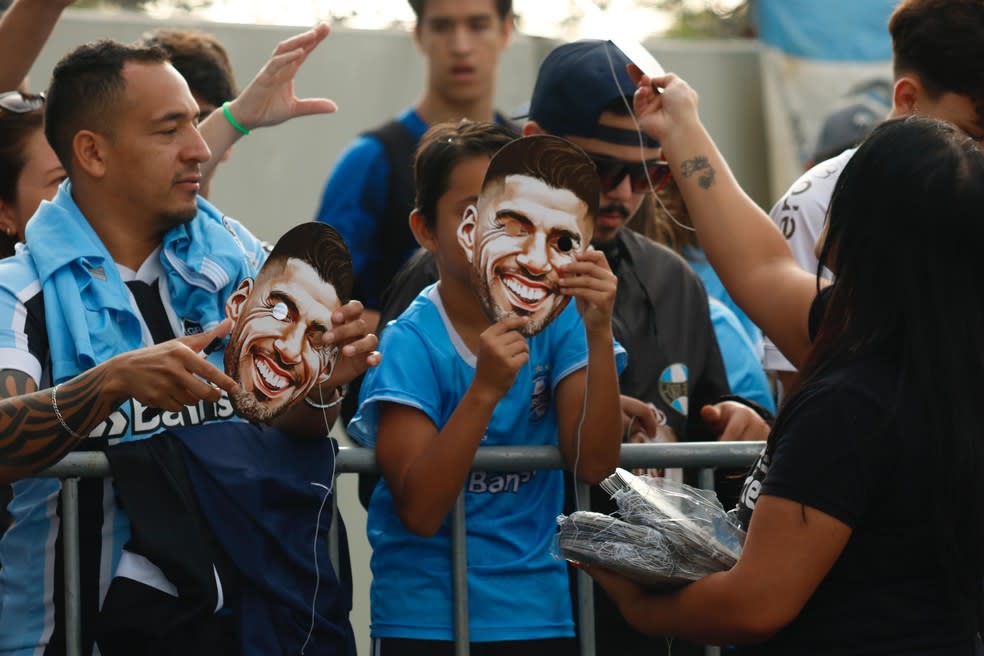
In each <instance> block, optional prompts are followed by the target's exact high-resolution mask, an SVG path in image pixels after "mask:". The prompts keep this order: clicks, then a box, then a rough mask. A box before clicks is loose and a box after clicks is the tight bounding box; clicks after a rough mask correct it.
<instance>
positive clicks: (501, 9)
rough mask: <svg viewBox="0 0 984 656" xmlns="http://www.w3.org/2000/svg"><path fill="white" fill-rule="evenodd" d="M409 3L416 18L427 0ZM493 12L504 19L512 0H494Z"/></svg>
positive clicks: (422, 10)
mask: <svg viewBox="0 0 984 656" xmlns="http://www.w3.org/2000/svg"><path fill="white" fill-rule="evenodd" d="M407 1H408V2H409V3H410V8H411V9H413V13H414V15H415V16H416V17H417V20H420V17H421V16H423V15H424V10H425V9H426V8H427V0H407ZM495 13H497V14H499V18H500V19H502V20H506V17H507V16H509V15H510V14H511V13H512V0H495Z"/></svg>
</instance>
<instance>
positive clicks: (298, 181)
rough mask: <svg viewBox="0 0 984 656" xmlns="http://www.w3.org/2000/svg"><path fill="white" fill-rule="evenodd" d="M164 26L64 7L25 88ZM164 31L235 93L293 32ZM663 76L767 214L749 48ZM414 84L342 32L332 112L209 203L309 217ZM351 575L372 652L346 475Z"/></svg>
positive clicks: (710, 52)
mask: <svg viewBox="0 0 984 656" xmlns="http://www.w3.org/2000/svg"><path fill="white" fill-rule="evenodd" d="M161 25H163V23H160V22H155V21H153V20H151V19H149V18H147V17H145V16H140V15H128V14H121V15H105V14H99V13H95V12H87V11H73V10H68V11H66V13H65V16H64V18H63V19H62V21H61V22H60V23H59V24H58V26H57V27H56V29H55V32H54V34H53V36H52V38H51V39H50V41H49V42H48V44H47V46H46V47H45V49H44V51H43V52H42V54H41V57H40V58H39V60H38V62H37V64H36V65H35V67H34V69H33V70H32V72H31V88H32V90H42V89H44V88H45V87H46V86H47V81H48V78H49V76H50V72H51V70H52V68H53V67H54V65H55V63H56V62H57V60H58V59H59V58H60V57H61V56H62V55H63V54H65V53H66V52H68V51H69V50H70V49H72V48H73V47H75V46H76V45H79V44H81V43H84V42H86V41H91V40H95V39H100V38H112V39H118V40H122V41H132V40H134V39H136V38H137V37H139V36H140V34H141V33H142V32H144V31H145V30H148V29H152V28H154V27H159V26H161ZM167 25H170V26H188V27H199V28H202V29H206V30H208V31H210V32H212V33H213V34H215V35H216V36H217V37H218V38H219V40H220V41H222V43H223V44H224V45H225V46H226V48H227V49H228V51H229V54H230V56H231V57H232V60H233V67H234V69H235V71H236V73H237V77H238V82H239V84H240V86H244V85H245V84H246V82H248V81H249V79H250V78H251V77H252V75H253V73H255V72H256V71H257V70H259V68H260V66H261V65H262V64H263V62H265V61H266V59H267V57H268V56H269V54H270V53H271V51H272V50H273V48H274V47H275V46H276V44H277V43H278V42H279V41H281V40H283V39H284V38H286V37H288V36H290V35H292V34H294V33H296V32H298V31H300V29H299V28H285V27H273V26H257V25H228V24H201V23H194V22H190V21H182V22H179V21H169V22H168V23H167ZM648 45H649V46H650V49H651V50H652V52H653V53H654V54H655V55H656V57H657V58H658V59H659V60H660V61H661V62H662V64H663V66H664V67H665V68H666V70H669V71H674V72H676V73H678V74H680V75H682V76H683V77H684V78H685V79H687V80H688V81H689V82H690V83H691V84H692V85H693V86H694V87H695V88H696V89H697V90H698V91H699V92H700V97H701V115H702V117H703V120H704V123H705V125H706V126H707V127H708V129H709V130H710V132H711V134H712V135H713V136H714V138H715V139H716V140H717V143H718V146H719V147H720V149H721V151H722V152H723V153H724V155H725V157H726V158H727V159H728V161H729V162H730V163H731V165H732V167H733V168H734V170H735V173H736V175H737V177H738V180H739V181H740V182H741V183H742V185H743V186H744V187H745V189H746V190H747V191H748V192H749V193H750V195H751V196H752V198H754V199H755V200H756V201H757V202H759V204H761V205H763V206H766V207H768V206H769V205H770V204H771V199H770V198H769V172H768V170H767V166H766V158H765V129H764V124H763V112H762V100H761V96H762V93H761V83H760V76H759V54H758V46H757V44H755V43H746V42H704V43H690V42H672V41H653V42H651V43H649V44H648ZM552 46H553V43H552V42H550V41H547V40H544V39H539V38H530V37H526V36H524V35H520V34H517V35H516V37H515V38H514V40H513V42H512V44H511V45H510V47H509V49H508V50H507V51H506V53H505V55H504V56H503V59H502V62H501V65H500V74H499V85H498V93H497V95H496V100H497V106H498V107H499V108H500V109H501V110H503V111H504V112H507V113H509V112H512V111H513V110H514V109H516V108H517V107H519V106H520V105H522V104H523V103H524V102H526V101H527V100H528V96H529V93H530V90H531V89H532V87H533V82H534V79H535V76H536V70H537V67H538V66H539V63H540V61H541V60H542V59H543V57H545V56H546V54H547V53H548V52H549V51H550V49H551V48H552ZM422 85H423V65H422V59H421V57H420V55H419V54H418V53H417V52H416V50H415V48H414V46H413V43H412V40H411V37H410V35H409V34H407V33H405V32H396V31H372V32H368V31H356V30H344V29H339V30H337V31H336V32H335V33H333V34H332V35H331V36H329V38H328V40H327V41H326V42H325V43H324V44H322V45H321V47H320V48H319V49H318V50H317V51H315V52H314V53H313V54H312V56H311V57H310V58H309V60H308V61H307V63H306V64H305V66H304V68H302V70H301V72H300V74H299V76H298V80H297V93H298V95H301V96H327V97H330V98H332V99H333V100H335V101H336V102H337V103H338V104H339V106H340V110H339V112H338V113H337V114H334V115H331V116H321V117H308V118H303V119H298V120H296V121H293V122H292V123H289V124H287V125H283V126H279V127H276V128H271V129H265V130H259V131H257V132H254V133H253V134H252V135H250V136H249V137H247V138H244V139H242V140H240V142H239V144H237V146H236V147H235V151H234V154H233V157H232V159H231V161H229V162H227V163H225V164H223V165H222V166H221V167H220V168H219V172H218V174H217V176H216V180H215V182H214V184H213V187H212V200H213V201H214V202H215V204H216V205H217V206H218V207H219V208H221V209H222V210H223V211H225V212H226V213H227V214H229V215H231V216H234V217H236V218H237V219H239V220H240V221H242V222H243V223H244V224H246V225H247V226H248V227H250V228H251V229H252V230H253V231H254V233H255V234H257V236H259V237H261V238H263V239H266V240H269V241H271V242H273V241H275V240H276V238H277V237H278V236H279V235H280V234H282V233H283V232H284V231H285V230H287V229H288V228H289V227H291V226H293V225H296V224H297V223H300V222H302V221H307V220H310V219H311V218H312V217H313V215H314V212H315V211H316V209H317V204H318V202H319V199H320V194H321V189H322V186H323V184H324V181H325V178H326V176H327V174H328V172H329V171H330V169H331V167H332V164H333V163H334V161H335V159H336V158H337V156H338V154H339V153H340V151H341V150H342V149H343V148H344V147H345V145H346V144H347V143H348V142H349V141H351V140H352V138H353V137H354V136H355V135H357V134H358V133H359V132H360V131H362V130H365V129H367V128H370V127H372V126H374V125H376V124H378V123H381V122H382V121H384V120H386V119H387V118H389V117H390V116H392V115H394V114H395V113H397V112H399V111H400V110H402V109H403V108H405V107H407V106H409V105H410V104H412V103H413V102H414V100H415V99H416V98H417V96H418V93H419V91H420V89H421V88H422ZM339 494H340V506H341V512H342V514H343V516H344V517H345V519H346V523H347V526H348V532H349V542H350V550H351V553H352V564H353V575H354V577H355V600H354V602H355V609H354V612H353V615H352V621H353V625H354V626H355V629H356V636H357V639H358V646H359V652H360V653H362V654H368V653H369V642H368V624H369V619H368V618H369V581H370V580H371V579H370V577H371V574H370V572H369V553H370V551H369V546H368V542H367V540H366V537H365V511H363V510H362V507H361V506H360V505H359V503H358V499H357V494H356V487H355V477H354V476H351V475H346V476H343V477H342V478H341V479H340V483H339Z"/></svg>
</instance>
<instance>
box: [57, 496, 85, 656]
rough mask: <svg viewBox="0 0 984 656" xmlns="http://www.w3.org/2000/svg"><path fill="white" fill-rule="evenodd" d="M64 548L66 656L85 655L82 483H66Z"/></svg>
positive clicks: (63, 506)
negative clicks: (81, 563) (80, 560)
mask: <svg viewBox="0 0 984 656" xmlns="http://www.w3.org/2000/svg"><path fill="white" fill-rule="evenodd" d="M61 501H62V548H63V553H64V558H65V653H66V654H67V656H79V655H80V654H81V653H82V618H81V617H80V614H81V608H82V600H81V596H80V586H81V584H80V571H79V479H77V478H66V479H65V480H63V481H62V491H61Z"/></svg>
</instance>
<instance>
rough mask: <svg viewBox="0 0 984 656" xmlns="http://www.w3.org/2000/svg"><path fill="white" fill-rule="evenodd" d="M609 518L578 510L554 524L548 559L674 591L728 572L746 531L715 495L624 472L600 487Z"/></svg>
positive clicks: (682, 485) (663, 479)
mask: <svg viewBox="0 0 984 656" xmlns="http://www.w3.org/2000/svg"><path fill="white" fill-rule="evenodd" d="M601 487H602V489H603V490H605V491H606V492H608V493H609V494H611V495H612V499H613V500H614V501H615V503H616V504H617V505H618V508H619V510H618V512H617V513H615V514H614V515H603V514H601V513H596V512H585V511H578V512H575V513H572V514H571V515H569V516H564V515H561V516H560V517H558V518H557V523H558V531H557V535H556V537H555V540H554V553H555V555H556V556H558V557H560V558H565V559H568V560H575V561H578V562H582V563H588V564H598V565H602V566H603V567H607V568H608V569H611V570H613V571H615V572H618V573H620V574H622V575H623V576H625V577H627V578H630V579H632V580H634V581H637V582H639V583H642V584H644V585H647V586H652V587H655V588H661V589H674V588H678V587H681V586H683V585H686V584H688V583H691V582H693V581H696V580H698V579H700V578H703V577H705V576H707V575H708V574H713V573H714V572H720V571H724V570H728V569H731V567H733V566H734V565H735V563H736V562H738V557H739V556H740V555H741V549H742V544H743V543H744V540H745V532H744V531H743V530H741V528H739V526H738V524H737V522H736V521H735V520H734V518H733V517H732V516H731V515H729V514H728V513H726V512H725V510H724V508H723V506H722V505H721V502H720V501H718V499H717V496H716V495H715V494H714V493H713V492H710V491H706V490H699V489H697V488H694V487H690V486H689V485H686V484H684V483H680V482H677V481H673V480H669V479H665V478H657V477H652V476H636V475H634V474H632V473H630V472H628V471H626V470H624V469H617V470H615V473H614V474H612V475H611V476H609V477H608V478H606V479H605V480H604V481H602V483H601Z"/></svg>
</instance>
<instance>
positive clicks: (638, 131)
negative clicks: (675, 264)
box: [605, 45, 697, 232]
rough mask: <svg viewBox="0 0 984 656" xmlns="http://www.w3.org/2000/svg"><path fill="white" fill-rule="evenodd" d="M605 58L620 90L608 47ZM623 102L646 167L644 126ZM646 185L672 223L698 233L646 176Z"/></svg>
mask: <svg viewBox="0 0 984 656" xmlns="http://www.w3.org/2000/svg"><path fill="white" fill-rule="evenodd" d="M605 57H607V58H608V68H609V69H610V70H611V72H612V81H613V82H614V83H615V87H616V88H619V89H620V88H621V86H620V85H619V83H618V75H617V74H616V73H615V62H614V61H612V53H611V52H609V51H608V46H607V45H606V46H605ZM622 102H623V103H625V109H626V110H628V112H629V117H630V118H631V119H632V123H633V124H634V125H635V128H636V136H638V137H639V160H640V161H641V162H642V165H643V166H645V165H646V144H645V141H644V140H643V136H642V126H641V125H639V120H638V119H637V118H636V115H635V112H633V111H632V104H631V103H630V102H629V99H628V98H627V97H625V96H624V95H623V96H622ZM646 184H648V185H649V191H650V192H652V194H653V196H654V197H655V198H656V202H657V203H658V204H659V206H660V209H662V210H663V211H664V212H665V213H666V216H668V217H670V221H673V223H675V224H676V225H677V226H679V227H680V228H683V229H684V230H689V231H690V232H697V229H696V228H694V227H693V226H688V225H684V224H683V223H680V221H678V220H677V218H676V217H675V216H673V213H672V212H670V210H668V209H666V205H664V204H663V199H662V198H660V197H659V194H658V193H656V188H655V187H654V186H653V181H652V180H650V179H649V176H648V175H647V176H646Z"/></svg>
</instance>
